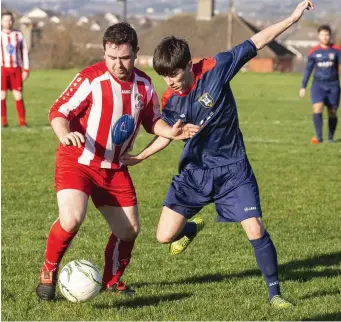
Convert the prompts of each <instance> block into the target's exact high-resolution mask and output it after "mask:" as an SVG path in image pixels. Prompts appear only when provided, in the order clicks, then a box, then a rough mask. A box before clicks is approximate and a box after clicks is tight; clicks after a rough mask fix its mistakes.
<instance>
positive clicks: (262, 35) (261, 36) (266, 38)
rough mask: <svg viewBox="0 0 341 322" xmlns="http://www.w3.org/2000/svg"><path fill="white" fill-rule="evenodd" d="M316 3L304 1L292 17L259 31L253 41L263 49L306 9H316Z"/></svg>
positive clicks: (252, 38)
mask: <svg viewBox="0 0 341 322" xmlns="http://www.w3.org/2000/svg"><path fill="white" fill-rule="evenodd" d="M314 9H315V7H314V4H313V3H312V1H308V0H306V1H302V2H301V3H300V4H299V5H298V6H297V7H296V9H295V10H294V12H293V13H292V14H291V15H290V17H288V18H286V19H284V20H283V21H281V22H279V23H276V24H274V25H272V26H270V27H268V28H265V29H264V30H262V31H260V32H259V33H257V34H255V35H254V36H252V37H251V40H252V42H253V43H254V44H255V46H256V48H257V50H260V49H262V48H263V47H264V46H266V45H267V44H268V43H270V42H271V41H273V40H274V39H275V38H276V37H277V36H279V35H280V34H281V33H282V32H284V31H285V30H287V29H288V28H289V27H290V26H292V25H293V24H294V23H296V22H297V21H299V20H300V19H301V17H302V16H303V13H304V11H305V10H314Z"/></svg>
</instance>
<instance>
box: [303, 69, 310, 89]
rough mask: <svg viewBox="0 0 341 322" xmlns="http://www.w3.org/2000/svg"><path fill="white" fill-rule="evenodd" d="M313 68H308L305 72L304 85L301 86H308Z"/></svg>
mask: <svg viewBox="0 0 341 322" xmlns="http://www.w3.org/2000/svg"><path fill="white" fill-rule="evenodd" d="M311 72H312V71H311V70H306V71H305V72H304V76H303V80H302V87H301V88H306V87H307V85H308V82H309V78H310V75H311Z"/></svg>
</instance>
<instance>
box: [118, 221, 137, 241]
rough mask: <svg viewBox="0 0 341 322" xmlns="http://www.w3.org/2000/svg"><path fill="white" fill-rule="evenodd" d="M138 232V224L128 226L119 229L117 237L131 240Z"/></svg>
mask: <svg viewBox="0 0 341 322" xmlns="http://www.w3.org/2000/svg"><path fill="white" fill-rule="evenodd" d="M139 232H140V227H139V226H138V225H134V226H130V227H127V228H124V229H121V230H120V233H119V234H117V237H118V238H120V239H122V240H124V241H133V240H135V239H136V238H137V236H138V234H139Z"/></svg>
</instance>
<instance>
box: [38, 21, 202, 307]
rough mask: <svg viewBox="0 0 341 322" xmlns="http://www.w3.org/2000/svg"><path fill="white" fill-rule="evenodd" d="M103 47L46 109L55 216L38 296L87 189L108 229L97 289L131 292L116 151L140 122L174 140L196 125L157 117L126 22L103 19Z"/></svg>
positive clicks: (128, 224)
mask: <svg viewBox="0 0 341 322" xmlns="http://www.w3.org/2000/svg"><path fill="white" fill-rule="evenodd" d="M103 47H104V61H102V62H100V63H97V64H94V65H92V66H90V67H87V68H85V69H84V70H82V71H81V72H80V73H79V74H77V75H76V77H75V78H74V79H73V81H72V82H71V84H70V85H69V86H68V88H67V89H66V90H65V91H64V92H63V94H62V95H61V96H60V97H59V98H58V99H57V101H56V102H55V103H54V105H53V106H52V108H51V109H50V113H49V119H50V122H51V125H52V128H53V130H54V131H55V133H56V135H57V137H58V139H59V141H60V145H59V147H58V151H57V158H56V171H55V184H56V191H57V201H58V207H59V218H58V219H57V220H56V221H55V222H54V224H53V225H52V227H51V230H50V233H49V237H48V240H47V245H46V252H45V260H44V263H43V266H42V272H41V275H40V283H39V285H38V287H37V289H36V291H37V294H38V296H39V297H40V298H41V299H43V300H52V299H54V297H55V284H56V278H57V272H58V266H59V264H60V261H61V259H62V257H63V255H64V253H65V251H66V249H67V247H68V245H69V244H70V242H71V241H72V239H73V238H74V237H75V235H76V234H77V231H78V229H79V227H80V225H81V224H82V222H83V220H84V218H85V214H86V209H87V205H88V199H89V196H91V198H92V201H93V202H94V205H95V207H96V208H97V209H98V210H99V211H100V213H101V214H102V215H103V217H104V218H105V220H106V221H107V223H108V225H109V227H110V230H111V234H110V237H109V241H108V243H107V246H106V249H105V266H104V273H103V289H111V290H114V291H118V292H120V293H123V294H128V295H130V294H132V293H133V291H132V290H131V289H130V288H128V287H127V286H126V285H125V283H124V282H122V281H121V276H122V274H123V272H124V270H125V268H126V267H127V265H128V264H129V261H130V258H131V252H132V249H133V245H134V241H135V239H136V237H137V234H138V232H139V217H138V210H137V200H136V194H135V189H134V186H133V183H132V180H131V178H130V175H129V172H128V169H127V167H126V166H125V165H124V164H123V163H121V162H120V157H121V156H122V155H123V154H124V153H125V152H127V151H130V150H131V149H132V146H133V143H134V140H135V138H136V136H137V133H138V130H139V127H140V125H141V124H142V125H143V127H144V128H145V129H146V131H147V132H149V133H154V134H156V135H160V136H164V137H167V138H173V139H178V140H180V139H184V138H189V137H191V136H192V135H193V134H194V133H195V132H196V130H197V127H196V126H193V125H185V126H183V125H181V124H180V122H177V124H175V126H173V127H170V126H169V125H167V124H166V123H165V122H164V121H163V120H161V118H160V109H159V103H158V97H157V94H156V93H155V90H154V88H153V85H152V82H151V79H150V78H149V77H148V76H147V75H146V74H145V73H143V72H142V71H140V70H138V69H137V68H135V67H134V63H135V59H136V55H137V52H138V50H139V48H138V47H137V35H136V32H135V30H134V29H133V28H132V27H131V26H130V25H129V24H127V23H118V24H115V25H113V26H111V27H109V28H108V29H107V31H106V32H105V34H104V37H103ZM126 119H129V120H131V123H130V125H131V124H133V127H131V126H130V125H129V124H128V123H126V122H125V121H124V120H126ZM122 120H123V121H122ZM129 129H131V132H129ZM113 131H114V132H115V133H113ZM125 135H126V138H125V139H124V140H122V141H120V140H118V141H117V136H118V137H119V138H122V137H124V136H125Z"/></svg>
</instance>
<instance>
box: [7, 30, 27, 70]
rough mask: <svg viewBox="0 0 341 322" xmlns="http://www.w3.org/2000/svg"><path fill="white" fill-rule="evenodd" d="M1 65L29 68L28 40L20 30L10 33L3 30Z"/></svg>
mask: <svg viewBox="0 0 341 322" xmlns="http://www.w3.org/2000/svg"><path fill="white" fill-rule="evenodd" d="M1 67H6V68H15V67H21V68H22V69H23V70H25V71H28V70H29V59H28V50H27V45H26V41H25V39H24V36H23V34H22V33H21V32H20V31H18V30H12V31H11V32H10V33H6V32H4V31H1Z"/></svg>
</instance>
